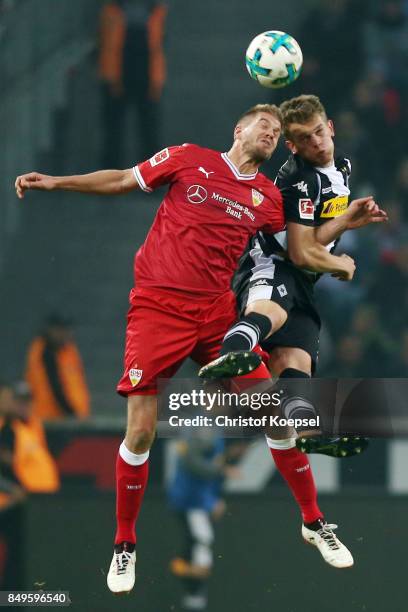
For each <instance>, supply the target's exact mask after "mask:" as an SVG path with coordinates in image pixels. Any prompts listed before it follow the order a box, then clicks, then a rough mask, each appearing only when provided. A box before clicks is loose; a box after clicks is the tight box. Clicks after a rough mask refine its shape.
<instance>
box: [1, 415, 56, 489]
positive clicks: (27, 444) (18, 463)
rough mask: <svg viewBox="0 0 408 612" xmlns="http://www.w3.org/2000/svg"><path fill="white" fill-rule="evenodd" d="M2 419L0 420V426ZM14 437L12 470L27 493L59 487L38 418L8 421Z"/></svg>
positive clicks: (53, 464) (54, 465) (54, 467)
mask: <svg viewBox="0 0 408 612" xmlns="http://www.w3.org/2000/svg"><path fill="white" fill-rule="evenodd" d="M2 425H3V422H0V428H1V427H2ZM11 426H12V429H13V432H14V436H15V446H14V454H13V471H14V474H15V475H16V477H17V479H18V481H19V483H20V485H21V486H22V487H23V489H25V490H26V491H28V492H29V493H54V492H55V491H58V489H59V488H60V480H59V475H58V469H57V465H56V463H55V461H54V459H53V457H52V456H51V454H50V452H49V450H48V447H47V443H46V441H45V435H44V430H43V428H42V425H41V423H40V421H39V420H38V419H36V418H35V417H31V418H30V419H29V420H28V421H27V422H24V421H20V420H19V419H15V420H13V422H12V425H11Z"/></svg>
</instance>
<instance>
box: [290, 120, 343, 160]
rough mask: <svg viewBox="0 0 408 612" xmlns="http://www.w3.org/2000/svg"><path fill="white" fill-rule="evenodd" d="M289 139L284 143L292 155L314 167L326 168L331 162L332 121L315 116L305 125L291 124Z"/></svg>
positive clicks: (332, 150) (332, 148) (332, 146)
mask: <svg viewBox="0 0 408 612" xmlns="http://www.w3.org/2000/svg"><path fill="white" fill-rule="evenodd" d="M289 132H290V138H288V140H287V141H286V144H287V145H288V147H289V149H290V150H291V151H292V153H297V154H298V155H299V156H300V157H301V158H302V159H305V160H306V161H308V162H310V163H311V164H313V165H314V166H322V167H324V166H328V165H330V164H331V163H332V162H333V152H334V143H333V136H334V129H333V123H332V121H330V120H328V119H326V118H325V117H324V116H323V115H320V114H316V115H315V116H314V117H313V118H312V119H311V120H310V121H308V122H307V123H291V124H290V126H289Z"/></svg>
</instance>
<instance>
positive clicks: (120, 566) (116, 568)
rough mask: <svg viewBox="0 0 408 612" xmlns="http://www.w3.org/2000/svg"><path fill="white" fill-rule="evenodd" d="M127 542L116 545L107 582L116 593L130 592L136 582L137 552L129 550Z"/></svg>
mask: <svg viewBox="0 0 408 612" xmlns="http://www.w3.org/2000/svg"><path fill="white" fill-rule="evenodd" d="M126 544H127V542H124V543H123V544H120V545H116V546H115V552H114V553H113V557H112V563H111V564H110V568H109V573H108V577H107V579H106V582H107V584H108V587H109V589H110V590H111V591H112V593H115V595H123V594H126V593H130V591H131V590H132V589H133V586H134V584H135V565H136V552H135V550H133V551H132V552H129V551H128V550H127V546H126Z"/></svg>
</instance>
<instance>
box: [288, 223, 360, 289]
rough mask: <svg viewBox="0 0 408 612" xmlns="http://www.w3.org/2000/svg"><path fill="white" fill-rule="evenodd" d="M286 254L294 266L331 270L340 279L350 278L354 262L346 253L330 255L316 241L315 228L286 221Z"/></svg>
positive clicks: (319, 270) (320, 271)
mask: <svg viewBox="0 0 408 612" xmlns="http://www.w3.org/2000/svg"><path fill="white" fill-rule="evenodd" d="M287 236H288V254H289V257H290V259H291V261H293V263H294V264H295V265H296V266H299V267H301V268H307V269H308V270H313V271H314V272H319V273H323V272H331V273H332V274H333V275H334V276H336V277H337V278H339V279H340V280H351V279H352V278H353V275H354V271H355V264H354V261H353V259H352V258H351V257H349V256H348V255H341V256H337V255H332V254H331V253H329V252H328V251H327V250H326V249H325V247H324V246H323V245H322V244H320V243H319V242H317V241H316V237H315V228H314V227H311V226H307V225H302V224H300V223H293V222H288V224H287Z"/></svg>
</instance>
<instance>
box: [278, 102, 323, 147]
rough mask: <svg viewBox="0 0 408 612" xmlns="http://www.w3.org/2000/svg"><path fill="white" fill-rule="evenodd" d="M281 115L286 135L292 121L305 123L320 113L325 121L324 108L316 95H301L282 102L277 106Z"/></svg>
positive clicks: (288, 133)
mask: <svg viewBox="0 0 408 612" xmlns="http://www.w3.org/2000/svg"><path fill="white" fill-rule="evenodd" d="M279 109H280V112H281V115H282V128H283V132H284V134H285V136H286V137H289V136H290V125H291V124H292V123H307V122H308V121H310V119H312V118H313V117H314V116H315V115H322V116H323V117H324V119H325V120H326V121H327V115H326V110H325V108H324V106H323V104H322V103H321V102H320V100H319V98H318V97H317V96H313V95H305V94H304V95H302V96H298V97H297V98H291V100H286V101H285V102H282V104H281V105H280V107H279Z"/></svg>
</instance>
